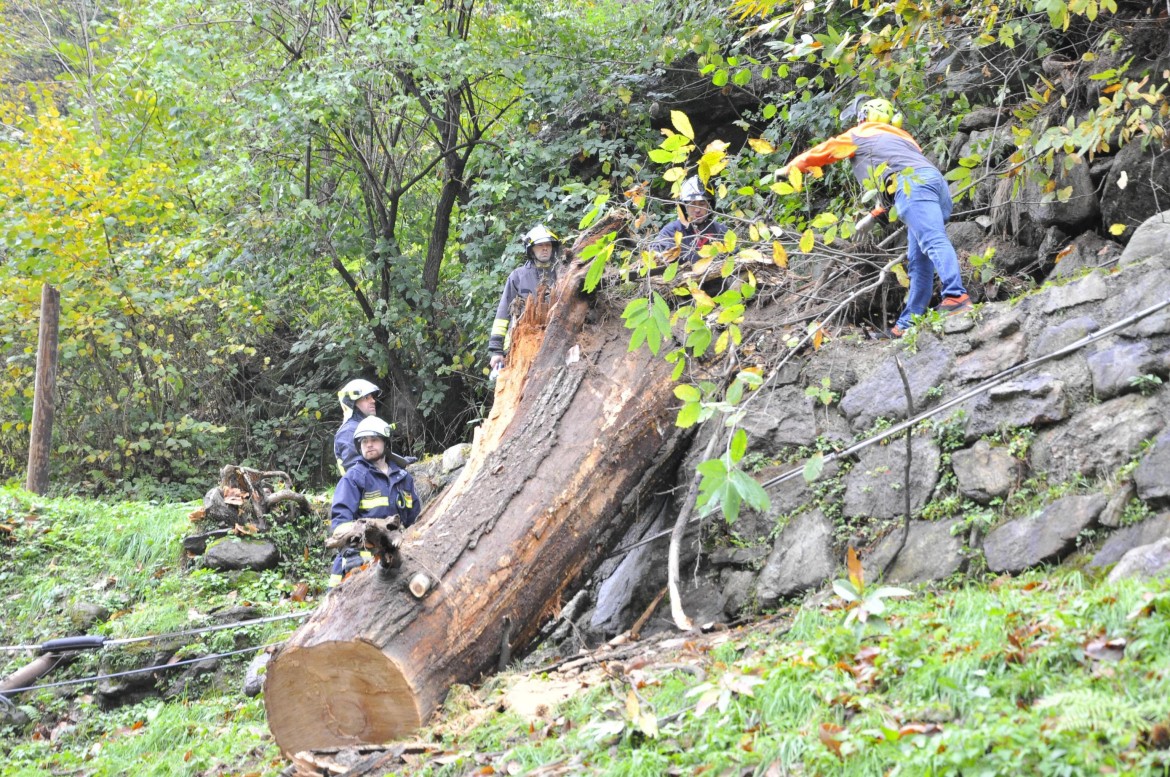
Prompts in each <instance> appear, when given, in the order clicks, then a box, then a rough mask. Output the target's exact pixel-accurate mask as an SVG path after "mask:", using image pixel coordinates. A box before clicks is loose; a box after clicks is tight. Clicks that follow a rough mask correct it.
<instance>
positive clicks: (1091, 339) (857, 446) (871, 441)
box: [606, 300, 1170, 560]
mask: <svg viewBox="0 0 1170 777" xmlns="http://www.w3.org/2000/svg"><path fill="white" fill-rule="evenodd" d="M1166 307H1170V300H1164V301H1162V302H1159V303H1156V304H1154V305H1151V306H1150V307H1148V308H1145V309H1144V310H1140V311H1138V312H1137V313H1134V314H1133V315H1131V316H1128V317H1126V318H1124V319H1122V320H1120V321H1117V322H1114V323H1113V324H1110V325H1109V326H1107V327H1105V328H1104V329H1099V330H1097V331H1096V332H1094V333H1092V334H1090V335H1087V336H1085V337H1082V338H1081V339H1080V340H1077V341H1076V342H1073V343H1070V344H1069V345H1066V346H1065V347H1063V348H1059V349H1057V350H1055V351H1053V352H1052V353H1049V354H1045V355H1044V356H1038V357H1036V358H1035V359H1032V360H1030V361H1026V362H1022V363H1020V364H1017V365H1015V366H1014V367H1009V368H1008V369H1006V370H1002V371H1001V372H998V373H996V374H995V375H993V376H991V377H990V378H988V379H987V380H985V381H983V382H982V383H980V384H979V385H977V386H975V387H973V388H971V389H968V390H967V391H965V392H963V393H962V394H959V395H958V396H956V397H954V398H953V399H949V400H947V401H946V402H943V403H942V404H940V405H936V406H935V407H932V408H930V409H929V410H924V411H923V412H921V413H919V414H918V415H916V416H914V417H913V418H909V419H907V420H905V421H902V422H901V423H898V424H895V425H894V426H891V427H890V428H888V429H885V430H883V431H882V432H880V433H878V434H875V435H874V436H872V437H867V438H866V439H864V440H861V441H859V442H856V443H854V444H853V445H850V446H849V447H847V448H844V449H842V450H840V451H836V452H834V453H830V454H828V455H826V456H825V457H824V458H823V462H824V463H826V464H827V463H829V462H830V461H835V460H837V459H841V458H844V457H846V456H851V455H853V454H854V453H857V452H858V451H860V450H863V449H865V448H868V447H869V446H871V445H875V444H877V443H879V442H881V441H882V440H885V439H887V438H889V437H893V436H895V435H897V434H900V433H902V432H904V431H906V430H907V429H910V428H912V427H914V426H916V425H917V424H919V423H921V422H922V421H925V420H926V419H928V418H932V417H934V416H936V415H938V414H940V413H942V412H944V411H946V410H950V409H951V408H953V407H955V406H957V405H960V404H962V403H964V402H966V401H967V400H969V399H971V398H973V397H976V396H978V395H979V394H982V393H984V392H986V391H990V390H991V389H993V388H995V387H996V386H998V385H1000V384H1001V383H1006V382H1007V381H1008V380H1009V379H1011V378H1014V377H1016V376H1018V375H1020V374H1022V373H1024V372H1027V371H1028V370H1031V369H1034V368H1035V367H1038V366H1040V365H1041V364H1045V363H1046V362H1050V361H1053V360H1055V359H1059V358H1061V357H1064V356H1068V355H1069V354H1071V353H1075V352H1076V351H1079V350H1080V349H1082V348H1084V347H1085V346H1088V345H1091V344H1093V343H1095V342H1097V341H1098V340H1101V339H1103V338H1105V337H1108V336H1109V335H1112V334H1114V333H1115V332H1118V331H1120V330H1122V329H1125V328H1126V327H1129V326H1132V325H1134V324H1136V323H1137V322H1139V321H1141V320H1142V319H1145V318H1148V317H1150V316H1152V315H1153V314H1155V313H1157V312H1158V311H1160V310H1162V309H1163V308H1166ZM803 473H804V465H800V466H797V467H794V468H793V469H791V470H789V471H787V472H783V473H781V474H779V475H777V476H776V477H774V478H770V479H768V480H766V481H764V482H763V483H761V484H760V485H761V486H762V487H763V488H771V487H773V486H776V485H779V484H780V483H783V482H785V481H788V480H791V479H793V478H795V477H796V476H797V475H801V474H803ZM701 517H702V516H695V517H693V518H691V520H690V522H691V523H693V522H694V521H697V520H700V519H701ZM671 531H672V530H671V529H667V530H665V531H661V532H658V533H657V534H654V535H652V536H650V537H646V538H644V539H641V540H639V541H638V542H635V543H633V544H631V545H627V546H626V547H624V548H619V549H617V550H615V551H614V552H613V553H611V554H610V555H609V556H607V557H606V559H607V560H608V559H612V558H617V557H618V556H621V555H624V554H626V553H629V552H630V551H631V550H635V549H636V548H639V547H641V546H643V545H649V544H650V543H652V542H654V541H655V540H660V539H662V538H663V537H667V536H669V535H670V533H671Z"/></svg>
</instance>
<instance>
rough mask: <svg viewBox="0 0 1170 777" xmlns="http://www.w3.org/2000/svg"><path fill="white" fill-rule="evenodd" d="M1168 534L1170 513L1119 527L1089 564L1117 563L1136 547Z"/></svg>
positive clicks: (1103, 565)
mask: <svg viewBox="0 0 1170 777" xmlns="http://www.w3.org/2000/svg"><path fill="white" fill-rule="evenodd" d="M1167 536H1170V513H1167V514H1165V515H1159V516H1157V517H1155V518H1148V519H1146V520H1144V521H1141V522H1140V523H1135V524H1134V525H1132V526H1126V527H1124V528H1121V529H1118V530H1117V531H1115V532H1113V533H1112V534H1110V535H1109V539H1107V540H1105V544H1104V545H1102V546H1101V549H1100V550H1098V551H1097V552H1096V553H1095V554H1094V555H1093V560H1092V561H1090V562H1089V566H1090V567H1092V568H1094V569H1096V568H1097V567H1107V566H1109V565H1110V564H1116V563H1117V562H1118V561H1120V560H1121V557H1122V556H1124V555H1125V554H1126V553H1128V552H1129V551H1131V550H1133V549H1134V548H1138V547H1141V546H1142V545H1149V544H1150V543H1152V542H1157V541H1158V540H1160V539H1162V538H1163V537H1167Z"/></svg>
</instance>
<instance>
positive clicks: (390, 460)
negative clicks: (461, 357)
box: [329, 416, 421, 588]
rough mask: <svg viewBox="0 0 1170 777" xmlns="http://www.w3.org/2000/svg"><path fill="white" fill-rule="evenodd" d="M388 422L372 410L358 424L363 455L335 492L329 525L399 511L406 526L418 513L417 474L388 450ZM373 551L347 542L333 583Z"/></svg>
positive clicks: (345, 525)
mask: <svg viewBox="0 0 1170 777" xmlns="http://www.w3.org/2000/svg"><path fill="white" fill-rule="evenodd" d="M390 433H391V426H390V424H388V423H386V422H385V421H383V420H382V419H381V418H378V417H377V416H370V417H368V418H366V419H364V420H362V422H361V423H359V424H358V427H357V431H355V432H354V443H355V444H356V445H357V446H358V447H359V448H360V449H361V456H362V457H361V459H359V460H358V461H357V463H355V464H354V465H353V466H351V467H350V468H349V469H348V470H346V473H345V475H344V476H342V478H341V481H340V482H338V484H337V490H336V491H334V492H333V509H332V510H331V511H330V521H329V525H330V529H331V530H332V532H333V533H334V534H337V533H338V532H339V531H341V532H346V531H348V530H349V529H350V528H352V526H351V524H352V523H353V522H354V521H360V520H362V519H363V518H389V517H391V516H398V520H399V522H400V523H401V524H402V526H403V528H405V527H407V526H410V525H411V524H412V523H414V521H415V519H416V518H418V514H419V510H420V508H421V505H420V504H419V500H418V494H417V493H415V490H414V478H412V477H411V476H410V473H409V472H407V471H406V470H405V469H403V468H402V467H401V466H399V465H398V464H397V463H396V461H401V458H399V457H397V456H395V455H394V454H392V453H391V452H390ZM370 558H371V555H370V554H369V553H368V552H366V551H362V550H359V549H358V548H353V547H350V548H346V549H345V550H343V551H341V552H340V553H338V554H337V556H336V557H335V558H334V559H333V569H332V573H331V574H330V576H329V586H330V587H331V588H332V587H333V586H336V585H338V584H339V583H341V581H342V579H343V578H344V577H345V576H346V574H347V573H349V572H350V571H352V570H354V569H356V568H357V567H360V566H361V565H362V564H364V563H366V562H367V561H369V560H370Z"/></svg>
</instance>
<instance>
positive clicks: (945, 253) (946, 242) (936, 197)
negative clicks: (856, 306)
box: [894, 168, 967, 329]
mask: <svg viewBox="0 0 1170 777" xmlns="http://www.w3.org/2000/svg"><path fill="white" fill-rule="evenodd" d="M894 205H895V206H896V207H897V209H898V219H899V220H900V221H901V222H902V223H903V224H905V225H906V232H907V239H908V242H909V246H908V247H907V249H906V254H907V260H908V262H907V263H908V265H909V267H907V272H908V274H909V275H910V292H909V293H908V294H907V295H906V307H905V308H903V310H902V314H901V315H899V316H898V322H897V324H896V326H897V327H898V328H899V329H908V328H909V327H910V317H911V316H919V315H922V314H923V313H925V312H926V308H927V306H928V305H929V304H930V297H931V295H932V294H933V293H934V274H935V273H936V272H937V273H938V277H939V279H940V280H941V281H942V294H943V296H944V297H958V296H960V295H962V294H966V293H967V290H966V289H965V288H964V287H963V278H962V276H961V275H960V273H959V257H958V256H957V255H956V254H955V247H954V246H953V245H951V240H950V238H948V237H947V229H946V223H947V219H949V218H950V217H951V205H952V203H951V192H950V190H949V189H948V188H947V182H946V180H945V179H944V178H943V177H942V173H940V172H939V171H938V170H935V169H934V168H928V169H926V170H915V171H914V172H913V173H903V174H902V175H899V176H898V182H897V189H896V190H895V192H894Z"/></svg>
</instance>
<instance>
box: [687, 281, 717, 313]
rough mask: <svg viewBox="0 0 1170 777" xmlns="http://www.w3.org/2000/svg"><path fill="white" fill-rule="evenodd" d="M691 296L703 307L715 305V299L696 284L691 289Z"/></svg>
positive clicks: (709, 307)
mask: <svg viewBox="0 0 1170 777" xmlns="http://www.w3.org/2000/svg"><path fill="white" fill-rule="evenodd" d="M691 298H692V299H694V301H695V304H696V305H698V306H699V307H705V308H707V309H708V310H710V309H711V308H713V307H715V300H713V299H711V296H710V295H709V294H707V292H705V291H703V290H702V289H700V288H699V287H698V286H695V287H694V288H692V289H691Z"/></svg>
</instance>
